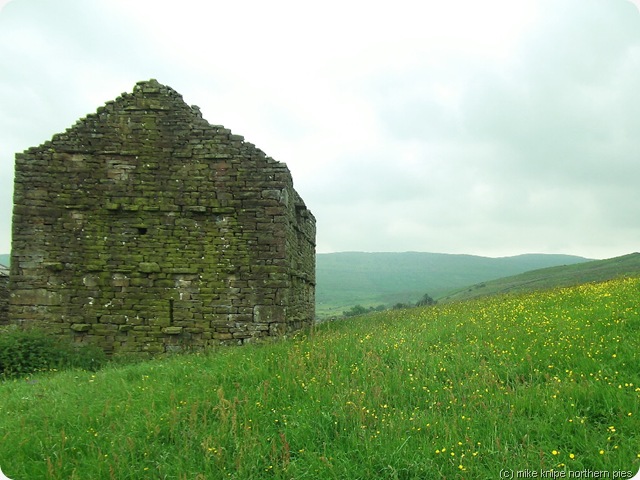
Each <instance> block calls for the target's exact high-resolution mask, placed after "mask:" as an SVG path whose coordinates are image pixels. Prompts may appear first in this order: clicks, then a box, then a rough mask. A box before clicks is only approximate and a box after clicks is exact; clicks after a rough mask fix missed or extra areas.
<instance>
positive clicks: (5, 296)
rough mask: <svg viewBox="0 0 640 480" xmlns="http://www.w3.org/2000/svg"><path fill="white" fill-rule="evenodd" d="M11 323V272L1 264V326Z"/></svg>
mask: <svg viewBox="0 0 640 480" xmlns="http://www.w3.org/2000/svg"><path fill="white" fill-rule="evenodd" d="M8 323H9V270H8V269H7V267H5V266H4V265H2V264H0V325H6V324H8Z"/></svg>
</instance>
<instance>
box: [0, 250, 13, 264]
mask: <svg viewBox="0 0 640 480" xmlns="http://www.w3.org/2000/svg"><path fill="white" fill-rule="evenodd" d="M10 260H11V255H10V254H8V253H1V254H0V264H2V265H6V266H7V267H8V266H9V263H10V262H9V261H10Z"/></svg>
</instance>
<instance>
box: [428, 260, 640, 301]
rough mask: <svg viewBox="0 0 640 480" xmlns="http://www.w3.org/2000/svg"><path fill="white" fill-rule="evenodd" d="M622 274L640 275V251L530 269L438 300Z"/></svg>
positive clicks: (479, 295) (578, 282)
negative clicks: (577, 262)
mask: <svg viewBox="0 0 640 480" xmlns="http://www.w3.org/2000/svg"><path fill="white" fill-rule="evenodd" d="M622 276H640V253H631V254H629V255H623V256H621V257H615V258H611V259H607V260H594V261H591V262H587V263H580V264H575V265H566V266H559V267H550V268H543V269H538V270H532V271H529V272H525V273H522V274H520V275H514V276H510V277H506V278H500V279H497V280H492V281H488V282H482V283H478V284H475V285H472V286H469V287H465V288H463V289H460V290H458V291H455V292H450V293H449V294H447V295H445V296H443V297H441V298H439V299H438V301H440V302H447V301H457V300H468V299H471V298H476V297H481V296H486V295H496V294H502V293H518V292H526V291H534V290H546V289H549V288H555V287H568V286H571V285H578V284H582V283H587V282H600V281H604V280H610V279H613V278H617V277H622Z"/></svg>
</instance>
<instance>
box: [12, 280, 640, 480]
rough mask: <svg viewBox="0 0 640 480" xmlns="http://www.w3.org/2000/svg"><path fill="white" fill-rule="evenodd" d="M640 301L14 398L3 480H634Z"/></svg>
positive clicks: (346, 339)
mask: <svg viewBox="0 0 640 480" xmlns="http://www.w3.org/2000/svg"><path fill="white" fill-rule="evenodd" d="M639 298H640V279H625V280H616V281H610V282H606V283H600V284H587V285H583V286H578V287H573V288H568V289H564V290H552V291H548V292H541V293H536V294H529V295H519V296H506V297H489V298H485V299H479V300H476V301H473V302H461V303H452V304H446V305H439V306H436V307H427V308H423V309H411V310H393V311H387V312H382V313H378V314H373V315H367V316H362V317H358V318H355V319H352V320H344V321H336V322H332V323H326V324H323V325H320V326H319V327H317V328H316V330H315V331H312V332H309V333H307V334H304V335H299V336H297V337H296V338H293V339H289V340H288V341H283V342H278V343H274V344H267V345H261V346H248V347H243V348H229V349H222V350H219V351H216V352H213V353H209V354H192V355H182V356H176V357H172V358H165V359H159V360H154V361H148V362H145V363H139V364H135V365H125V366H112V367H108V368H106V369H104V370H102V371H99V372H97V373H87V372H82V371H73V372H59V373H47V374H42V375H40V376H37V377H33V378H29V379H26V380H25V379H22V380H17V381H7V382H4V383H2V384H0V442H1V443H0V467H2V470H3V471H4V472H5V474H6V475H7V476H8V477H10V478H11V479H13V480H22V479H36V478H37V479H82V480H84V479H89V478H90V479H118V480H122V479H145V478H149V479H217V478H237V479H262V478H265V479H272V478H273V479H290V478H293V479H304V478H309V479H379V478H380V479H432V478H433V479H498V478H500V475H501V470H502V469H508V470H513V471H514V472H515V471H518V470H524V469H528V470H530V471H536V472H538V477H539V475H540V472H549V471H550V470H551V469H553V470H554V471H555V472H556V475H560V473H559V472H565V475H566V477H565V478H568V472H569V471H571V472H576V471H582V470H590V471H606V472H609V474H610V475H613V472H614V471H623V472H633V474H635V473H636V472H637V471H638V469H639V468H640V356H639V352H640V307H639V305H638V299H639ZM507 473H508V472H507ZM503 474H504V472H503ZM629 475H630V476H631V473H630V474H629ZM547 478H554V477H547ZM555 478H562V477H559V476H555ZM582 478H587V477H582ZM591 478H593V477H591ZM609 478H613V477H612V476H611V477H609ZM623 478H624V477H623Z"/></svg>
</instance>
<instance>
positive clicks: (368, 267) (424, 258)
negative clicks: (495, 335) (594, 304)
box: [316, 252, 589, 317]
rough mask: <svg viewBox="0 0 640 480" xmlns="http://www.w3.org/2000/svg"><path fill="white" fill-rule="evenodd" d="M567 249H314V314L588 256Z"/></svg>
mask: <svg viewBox="0 0 640 480" xmlns="http://www.w3.org/2000/svg"><path fill="white" fill-rule="evenodd" d="M588 261H589V259H586V258H583V257H577V256H572V255H545V254H526V255H518V256H514V257H502V258H489V257H480V256H475V255H453V254H442V253H424V252H404V253H365V252H341V253H325V254H318V255H316V281H317V285H316V314H317V315H318V316H319V317H326V316H330V315H337V314H341V313H342V312H343V311H344V310H347V309H348V308H349V307H351V306H354V305H358V304H359V305H362V306H365V307H373V306H377V305H380V304H384V305H393V304H395V303H398V302H402V303H406V302H411V303H414V302H416V301H417V300H418V299H420V298H421V297H422V296H423V295H424V294H425V293H428V294H429V295H430V296H431V297H433V298H438V297H442V296H444V295H446V294H448V293H450V292H451V291H455V290H457V289H462V288H463V287H467V286H469V285H473V284H477V283H479V282H483V281H488V280H494V279H497V278H501V277H506V276H511V275H517V274H519V273H523V272H526V271H529V270H534V269H540V268H545V267H552V266H558V265H571V264H578V263H583V262H588Z"/></svg>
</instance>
